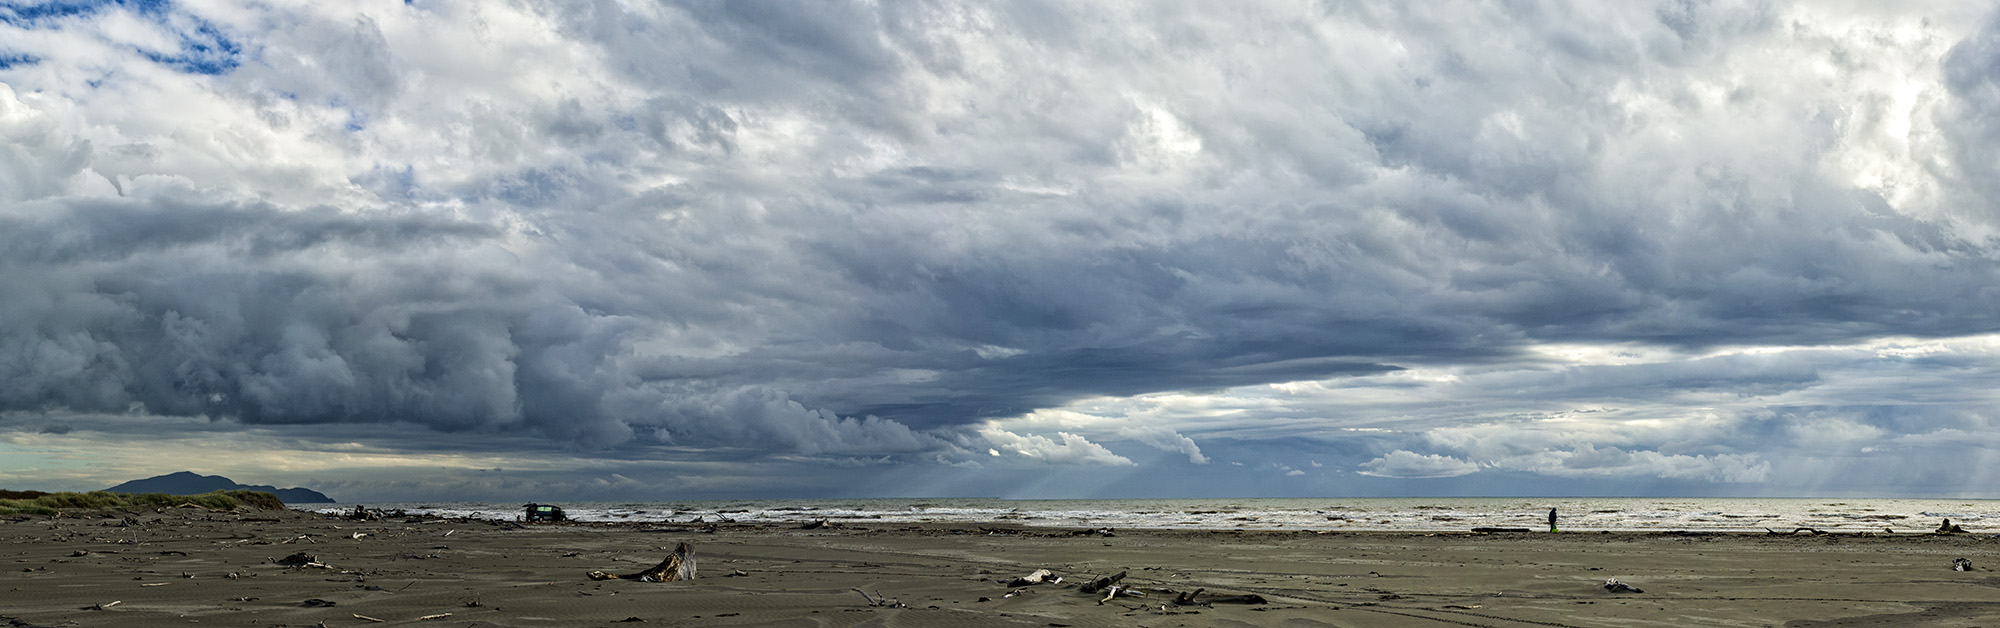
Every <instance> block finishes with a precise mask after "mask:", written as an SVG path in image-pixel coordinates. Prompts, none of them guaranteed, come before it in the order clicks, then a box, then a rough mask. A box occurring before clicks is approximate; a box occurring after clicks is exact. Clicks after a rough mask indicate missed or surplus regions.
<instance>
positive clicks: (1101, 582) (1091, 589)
mask: <svg viewBox="0 0 2000 628" xmlns="http://www.w3.org/2000/svg"><path fill="white" fill-rule="evenodd" d="M1124 579H1125V572H1123V571H1120V572H1118V573H1117V574H1115V575H1110V576H1105V577H1102V578H1098V579H1096V580H1092V581H1090V582H1086V583H1083V587H1082V588H1080V589H1078V590H1079V591H1083V592H1084V593H1096V592H1098V591H1103V590H1104V589H1105V588H1107V587H1110V586H1111V585H1114V584H1118V581H1120V580H1124Z"/></svg>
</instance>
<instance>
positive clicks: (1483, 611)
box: [0, 508, 2000, 628]
mask: <svg viewBox="0 0 2000 628" xmlns="http://www.w3.org/2000/svg"><path fill="white" fill-rule="evenodd" d="M1108 532H1109V534H1108V535H1107V534H1105V531H1101V530H1095V529H1070V528H1048V527H1040V526H1031V525H1023V524H1020V523H1018V522H988V523H983V524H958V523H904V522H894V523H876V522H866V521H838V522H834V525H832V526H829V527H824V528H819V529H812V530H807V529H802V527H801V526H798V525H780V524H771V523H740V524H738V523H714V524H686V523H661V522H567V523H555V524H549V523H536V524H521V523H516V522H511V521H504V520H479V519H447V518H438V517H415V516H410V517H401V518H384V519H378V520H368V521H362V520H353V519H346V518H341V517H337V516H332V515H323V514H319V513H314V512H308V511H302V510H286V511H241V512H209V511H204V510H200V509H192V508H183V509H159V510H156V511H148V512H134V513H98V514H89V515H83V516H68V517H47V516H32V517H16V518H13V519H9V520H0V555H4V556H5V557H7V559H8V561H7V563H6V564H7V565H8V566H9V567H10V568H9V569H7V570H5V573H6V575H5V577H4V582H0V586H4V587H5V588H6V589H7V593H6V598H5V599H6V602H5V603H0V625H12V626H65V625H77V626H110V627H118V626H165V625H211V626H213V625H225V626H260V627H263V626H317V625H322V624H323V625H325V626H330V627H331V626H362V625H368V626H374V625H423V626H454V627H474V626H476V627H479V628H496V627H498V628H527V627H530V626H572V625H613V624H615V625H620V626H624V625H636V624H642V623H643V624H653V625H659V624H666V625H704V626H707V625H714V626H799V627H806V626H864V625H865V626H891V627H893V626H940V625H943V626H1050V625H1064V626H1076V627H1088V626H1107V627H1108V626H1132V625H1145V626H1271V625H1281V626H1295V627H1299V628H1312V627H1316V626H1357V627H1358V626H1455V625H1481V626H1501V627H1511V626H1601V625H1612V624H1617V625H1660V626H1668V625H1757V626H1767V625H1784V626H1791V627H1796V628H1817V627H1822V626H1836V625H1914V626H1925V625H1936V626H1966V625H1978V624H1981V623H1987V624H1991V623H1996V622H2000V571H1993V570H1995V569H1996V568H2000V544H1996V543H1995V542H1994V541H1995V540H1996V539H2000V537H1996V536H1993V535H1987V534H1951V535H1940V534H1930V533H1899V534H1889V535H1884V534H1879V533H1876V534H1866V533H1857V534H1821V535H1811V534H1806V533H1800V534H1798V535H1769V534H1766V533H1762V532H1758V533H1717V532H1707V531H1695V532H1689V533H1685V534H1674V533H1671V532H1660V531H1595V530H1593V531H1565V532H1557V533H1549V532H1546V531H1537V532H1504V533H1492V534H1479V533H1473V532H1470V531H1458V532H1447V531H1438V532H1417V531H1356V530H1338V531H1286V530H1239V529H1223V530H1213V529H1210V530H1190V529H1178V528H1174V529H1159V528H1150V529H1113V530H1109V531H1108ZM680 542H687V543H689V544H690V545H691V546H692V548H693V549H694V552H695V557H696V560H697V564H698V572H697V576H698V577H697V578H696V579H695V580H691V581H684V582H666V583H654V582H638V581H628V580H609V581H593V580H590V579H589V578H588V577H587V575H586V574H587V573H588V572H590V571H594V570H602V571H605V572H610V573H630V572H637V571H641V570H643V569H645V568H646V567H648V566H652V565H654V564H656V563H659V562H660V561H661V559H662V558H664V557H665V556H666V554H667V552H669V551H670V550H672V548H673V547H674V546H675V545H676V544H677V543H680ZM294 554H304V555H305V556H304V557H305V558H311V559H313V560H310V561H304V562H305V563H310V564H309V565H306V566H298V565H287V564H284V563H285V562H286V559H287V557H291V556H292V555H294ZM1958 558H1965V559H1968V560H1969V561H1970V562H1971V563H1972V565H1973V569H1974V570H1973V571H1964V572H1961V571H1954V570H1953V566H1954V561H1955V559H1958ZM291 562H294V563H298V562H300V561H299V560H297V559H295V560H293V561H291ZM1037 569H1048V570H1050V571H1052V572H1054V574H1055V575H1059V576H1062V577H1063V578H1064V579H1063V580H1062V582H1060V583H1055V584H1038V585H1022V586H1008V582H1009V581H1011V580H1013V579H1015V578H1018V577H1022V576H1026V575H1028V574H1030V573H1032V572H1034V571H1035V570H1037ZM1119 572H1124V573H1126V574H1127V575H1126V577H1125V578H1124V580H1123V581H1122V584H1124V585H1128V586H1130V587H1132V588H1133V589H1136V590H1138V591H1140V592H1142V593H1144V594H1145V597H1130V598H1128V597H1117V598H1113V599H1111V600H1109V601H1104V602H1103V603H1100V601H1101V600H1102V595H1101V593H1098V594H1086V593H1084V592H1082V590H1081V588H1080V587H1078V584H1079V583H1081V582H1085V581H1088V580H1090V579H1095V578H1103V577H1106V576H1111V575H1114V574H1116V573H1119ZM1610 579H1616V580H1617V581H1619V582H1621V583H1626V584H1629V585H1630V586H1632V587H1635V588H1638V589H1641V590H1643V592H1642V593H1631V592H1627V593H1617V592H1612V591H1607V590H1606V589H1605V588H1604V586H1603V585H1604V583H1605V581H1606V580H1610ZM856 589H859V590H860V591H859V592H857V591H856ZM1196 590H1201V591H1203V596H1202V597H1197V598H1195V599H1194V601H1195V602H1197V604H1193V605H1186V606H1180V605H1175V604H1173V603H1172V602H1173V599H1174V598H1175V597H1178V596H1179V595H1181V594H1186V593H1192V592H1194V591H1196ZM1010 594H1011V595H1010ZM1217 596H1258V597H1260V598H1262V599H1263V600H1264V601H1265V603H1263V604H1246V603H1234V602H1227V601H1225V602H1220V603H1211V604H1208V605H1202V604H1199V602H1202V601H1204V600H1208V601H1213V600H1217V599H1223V598H1218V597H1217ZM891 601H893V602H891ZM634 618H636V620H637V621H628V620H632V619H634ZM371 620H382V621H371Z"/></svg>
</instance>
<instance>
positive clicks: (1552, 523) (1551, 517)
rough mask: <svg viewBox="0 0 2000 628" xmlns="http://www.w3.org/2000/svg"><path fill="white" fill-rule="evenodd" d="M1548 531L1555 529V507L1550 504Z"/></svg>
mask: <svg viewBox="0 0 2000 628" xmlns="http://www.w3.org/2000/svg"><path fill="white" fill-rule="evenodd" d="M1549 531H1550V532H1554V531H1556V507H1555V506H1550V507H1549Z"/></svg>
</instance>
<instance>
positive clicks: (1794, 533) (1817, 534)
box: [1764, 527, 1826, 536]
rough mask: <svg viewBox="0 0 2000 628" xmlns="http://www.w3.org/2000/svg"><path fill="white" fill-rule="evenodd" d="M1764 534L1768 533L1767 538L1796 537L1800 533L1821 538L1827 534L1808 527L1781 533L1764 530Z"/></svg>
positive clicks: (1768, 529)
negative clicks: (1820, 536)
mask: <svg viewBox="0 0 2000 628" xmlns="http://www.w3.org/2000/svg"><path fill="white" fill-rule="evenodd" d="M1764 532H1765V533H1766V534H1765V536H1794V535H1797V534H1798V533H1800V532H1806V533H1810V534H1812V535H1813V536H1819V535H1821V534H1826V533H1825V532H1821V531H1819V530H1818V529H1816V528H1807V527H1800V528H1798V529H1795V530H1792V531H1791V532H1779V531H1777V530H1773V529H1770V528H1764Z"/></svg>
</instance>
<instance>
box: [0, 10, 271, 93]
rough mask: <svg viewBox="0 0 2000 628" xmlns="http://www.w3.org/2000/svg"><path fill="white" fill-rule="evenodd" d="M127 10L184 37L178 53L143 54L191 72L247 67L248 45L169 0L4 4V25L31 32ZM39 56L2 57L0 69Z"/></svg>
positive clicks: (0, 20) (142, 51)
mask: <svg viewBox="0 0 2000 628" xmlns="http://www.w3.org/2000/svg"><path fill="white" fill-rule="evenodd" d="M120 9H122V10H125V11H129V12H131V13H132V14H134V15H138V16H140V17H144V18H146V19H147V20H149V21H151V22H153V23H155V24H159V25H160V26H162V27H164V28H165V29H166V30H167V31H169V32H171V33H173V34H174V35H175V36H176V37H177V38H178V39H179V41H178V47H177V48H176V49H173V50H147V49H139V50H138V51H137V52H138V53H139V54H140V55H142V56H144V57H146V58H147V59H151V60H152V61H153V62H155V63H160V64H163V65H166V66H169V67H173V68H175V69H178V70H180V71H182V72H187V73H190V74H207V75H217V74H225V73H228V72H229V71H231V70H234V69H236V67H237V66H239V65H242V56H243V46H242V44H239V43H237V42H236V41H235V40H233V39H230V37H229V36H228V35H227V34H226V33H224V32H223V31H222V29H221V28H219V27H217V26H216V25H215V24H214V23H212V22H209V21H208V20H205V19H202V18H201V17H200V16H197V15H194V14H192V13H188V12H186V11H184V10H181V9H180V8H179V7H176V6H174V4H173V3H172V2H168V1H166V0H101V1H96V2H90V1H85V2H45V3H32V4H31V3H23V2H13V1H6V0H0V23H6V24H11V25H14V26H17V27H20V28H24V29H29V30H44V29H61V28H63V26H64V24H65V22H68V21H70V20H74V19H87V18H90V17H92V16H95V15H98V14H100V13H103V12H104V11H107V10H120ZM36 61H39V58H37V57H35V56H34V55H27V54H22V55H15V56H12V57H4V58H0V68H6V67H12V66H13V65H21V64H24V63H34V62H36Z"/></svg>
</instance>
